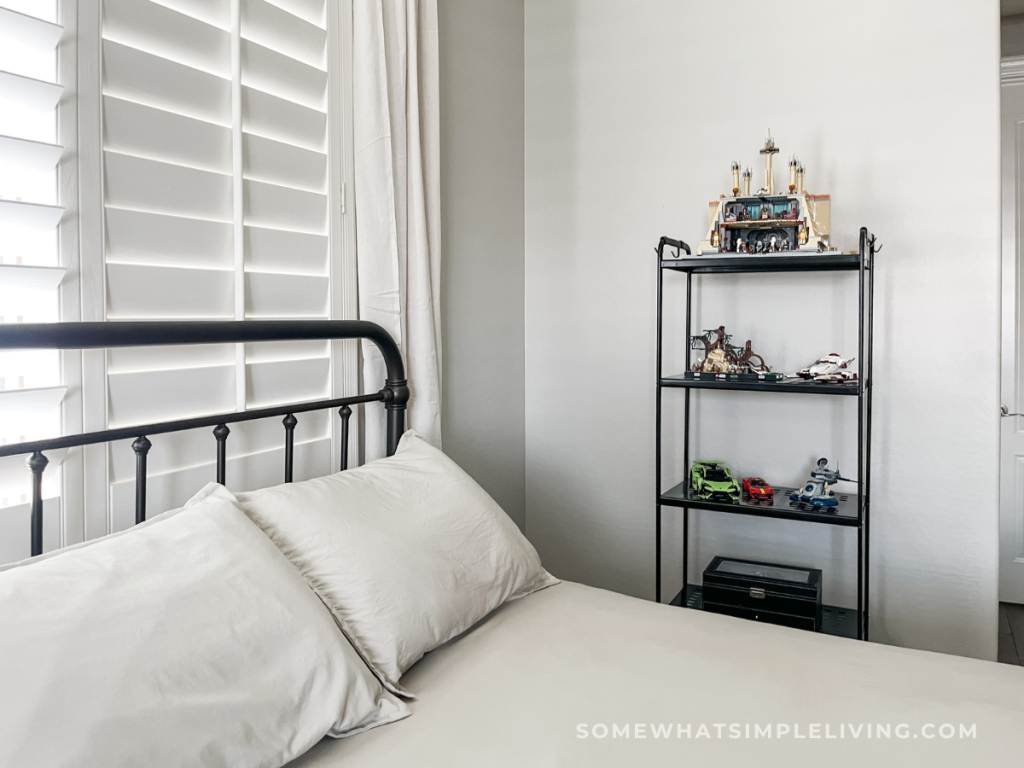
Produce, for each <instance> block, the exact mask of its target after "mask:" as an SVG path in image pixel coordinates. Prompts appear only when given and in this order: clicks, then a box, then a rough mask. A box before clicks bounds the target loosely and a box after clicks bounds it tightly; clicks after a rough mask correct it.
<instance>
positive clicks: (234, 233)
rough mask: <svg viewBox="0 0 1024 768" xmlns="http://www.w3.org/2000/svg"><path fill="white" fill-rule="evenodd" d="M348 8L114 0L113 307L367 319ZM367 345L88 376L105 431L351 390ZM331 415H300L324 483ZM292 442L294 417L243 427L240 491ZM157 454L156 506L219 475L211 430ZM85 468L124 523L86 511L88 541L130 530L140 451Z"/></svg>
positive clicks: (152, 354)
mask: <svg viewBox="0 0 1024 768" xmlns="http://www.w3.org/2000/svg"><path fill="white" fill-rule="evenodd" d="M348 9H349V6H348V4H347V3H333V2H332V3H328V2H327V1H326V0H272V1H268V0H217V1H216V2H211V1H209V0H204V1H203V2H199V1H198V0H160V2H151V1H150V0H103V3H102V51H101V52H100V53H101V60H102V83H101V89H102V94H101V99H102V185H103V211H102V231H103V248H102V252H101V253H99V254H97V256H96V259H97V260H98V261H99V262H101V263H97V264H96V268H97V271H98V272H99V273H100V274H101V275H102V293H103V298H102V301H101V302H100V303H99V304H100V305H99V306H98V307H97V312H98V313H101V314H102V317H100V318H98V319H106V320H250V319H330V318H334V319H343V318H345V317H353V316H354V314H353V313H354V311H355V309H354V308H355V301H354V290H355V286H354V280H348V279H343V278H342V274H343V273H344V271H345V269H346V264H347V260H346V253H347V251H348V249H346V248H345V247H344V244H345V242H346V239H347V238H349V237H350V234H349V233H347V232H346V231H345V219H344V217H343V215H342V214H343V207H344V190H345V184H344V179H345V176H344V174H345V172H346V168H347V167H348V165H349V164H347V163H345V162H344V158H345V156H346V152H344V151H343V149H344V147H345V141H344V134H345V131H344V130H343V128H344V120H345V119H347V110H346V109H344V108H343V103H344V100H345V94H346V93H347V91H348V89H347V87H346V85H345V77H346V76H347V69H348V66H347V56H343V55H342V53H343V52H345V53H346V54H347V52H349V51H350V50H351V49H350V47H349V46H348V45H347V43H346V39H347V35H348V34H349V33H348V32H347V29H348V27H349V22H347V18H348V16H346V13H347V12H348ZM349 15H350V13H349ZM85 261H87V254H86V253H85V252H84V251H83V262H85ZM83 266H84V265H83ZM349 347H351V349H350V348H349ZM355 354H356V350H355V348H354V345H348V346H343V345H341V344H338V345H337V346H336V348H332V345H329V344H327V343H320V342H306V343H303V342H295V343H282V344H273V345H271V344H264V345H222V346H202V347H200V346H195V347H179V348H170V349H168V348H163V349H156V350H154V349H121V350H113V351H111V352H109V353H107V354H105V355H102V356H99V357H93V358H90V357H89V356H88V355H87V356H85V357H84V358H83V365H84V371H83V376H84V378H85V380H86V381H90V380H93V381H99V382H102V383H103V389H102V390H100V391H99V392H96V391H94V393H93V398H92V401H91V402H90V400H89V392H88V390H87V391H86V403H85V409H86V412H87V414H88V413H89V412H92V413H93V414H94V418H96V419H97V423H96V424H95V425H94V426H99V424H102V425H103V426H109V427H111V428H115V427H121V426H126V425H132V424H144V423H148V422H153V421H162V420H167V419H175V418H184V417H188V416H198V415H203V414H212V413H219V412H226V411H234V410H243V409H246V408H251V407H258V406H266V405H272V404H277V403H282V402H297V401H300V400H305V399H309V400H312V399H318V398H325V397H330V396H331V395H332V393H338V394H340V393H345V394H352V393H353V392H355V387H356V386H357V382H356V379H355V376H356V371H357V369H356V365H355V359H356V358H355ZM104 390H105V391H104ZM331 415H332V414H330V413H322V412H321V413H315V414H309V415H304V416H302V417H300V418H299V426H298V428H297V430H296V459H295V466H296V468H297V469H298V468H299V467H301V468H302V471H303V472H304V473H308V476H314V475H316V474H326V473H327V472H329V471H330V467H331V466H333V465H334V459H333V457H332V450H336V449H335V448H333V445H334V443H336V441H335V440H334V439H333V438H334V436H333V432H334V430H335V429H336V424H335V422H336V419H335V420H332V419H331ZM90 428H92V427H90ZM101 428H102V427H101ZM283 443H284V432H283V429H282V428H281V425H280V424H279V423H277V422H270V423H264V422H259V423H250V424H240V425H237V426H233V427H232V428H231V435H230V436H229V439H228V443H227V445H228V456H229V460H228V468H227V477H228V483H229V485H230V487H231V488H233V489H244V488H248V487H256V486H257V485H261V484H266V482H267V478H273V477H276V476H277V475H279V474H280V473H281V466H282V459H281V455H282V450H283ZM153 446H154V447H153V449H152V451H151V453H150V455H149V462H150V478H149V494H150V499H151V505H152V508H153V509H166V508H169V507H172V506H176V505H178V504H180V503H181V502H183V501H185V500H186V499H187V498H189V497H190V496H191V495H192V494H194V493H195V491H196V489H197V488H199V487H201V486H202V485H203V484H204V483H205V482H207V481H209V480H212V479H213V477H214V472H213V462H214V459H215V452H214V446H215V443H214V441H213V438H212V437H211V435H210V434H209V430H201V431H198V432H196V433H185V434H181V435H170V436H165V437H161V438H160V439H159V440H156V439H154V441H153ZM85 474H86V476H87V478H88V477H93V478H100V477H104V478H105V479H106V482H105V483H103V487H109V495H108V497H107V498H106V499H103V498H100V499H98V501H100V502H105V504H104V505H103V506H104V507H105V508H106V510H107V517H106V519H105V520H100V519H90V520H87V521H86V529H87V534H86V535H87V537H92V536H93V535H103V534H104V533H106V532H108V531H110V530H118V529H121V528H124V527H127V526H128V525H130V524H131V523H132V521H133V519H134V518H133V514H134V513H133V505H134V501H133V500H134V494H135V490H134V454H133V452H132V451H131V449H130V447H129V444H128V443H123V444H114V445H112V446H111V447H110V450H109V452H107V453H104V454H100V453H99V452H97V453H95V454H93V455H88V454H87V456H86V467H85ZM296 479H298V478H296ZM94 501H96V500H94V499H91V498H90V499H89V503H87V504H86V507H93V506H95V504H94V503H93V502H94ZM90 514H93V513H92V512H90Z"/></svg>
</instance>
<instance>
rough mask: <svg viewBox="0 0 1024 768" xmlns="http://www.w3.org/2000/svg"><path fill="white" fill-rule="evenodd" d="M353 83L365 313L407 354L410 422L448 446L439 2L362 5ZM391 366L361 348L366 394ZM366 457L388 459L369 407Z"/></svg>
mask: <svg viewBox="0 0 1024 768" xmlns="http://www.w3.org/2000/svg"><path fill="white" fill-rule="evenodd" d="M353 58H354V61H353V77H354V101H355V105H354V110H353V120H354V142H355V182H356V190H355V198H356V200H355V203H356V204H355V208H356V248H357V251H358V253H357V265H358V272H359V278H358V284H359V285H358V287H359V316H360V318H361V319H363V320H370V321H372V322H375V323H378V324H379V325H382V326H383V327H384V328H385V329H387V331H388V332H389V333H391V335H392V336H393V337H394V338H395V340H396V341H397V342H398V345H399V346H400V347H401V349H402V355H403V357H404V358H405V364H406V371H407V374H408V378H409V386H410V390H411V398H410V402H409V411H408V420H407V425H408V426H409V427H412V428H413V429H415V430H416V431H418V432H419V433H420V434H421V435H422V436H423V437H424V438H425V439H427V440H429V441H430V442H431V443H433V444H434V445H436V446H438V447H440V445H441V322H440V310H441V302H440V282H439V281H440V258H441V251H440V239H441V228H440V215H439V209H438V206H439V204H440V178H439V175H440V142H439V114H438V64H437V0H355V2H354V3H353ZM384 375H385V370H384V363H383V360H382V359H381V357H380V354H379V353H378V352H377V350H376V347H374V346H373V345H372V344H369V343H365V342H364V344H363V383H364V387H365V389H366V391H369V392H372V391H375V390H377V389H379V388H380V386H381V382H382V381H383V380H384ZM366 413H367V416H366V458H367V460H371V459H374V458H378V457H380V456H383V455H384V452H385V451H384V448H385V445H384V409H383V407H381V406H378V405H374V406H373V407H368V408H367V412H366Z"/></svg>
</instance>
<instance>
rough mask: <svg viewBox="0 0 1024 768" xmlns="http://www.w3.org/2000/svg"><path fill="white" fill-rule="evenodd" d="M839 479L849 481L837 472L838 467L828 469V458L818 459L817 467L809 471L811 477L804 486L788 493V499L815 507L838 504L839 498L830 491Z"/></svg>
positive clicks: (827, 506) (824, 507) (826, 507)
mask: <svg viewBox="0 0 1024 768" xmlns="http://www.w3.org/2000/svg"><path fill="white" fill-rule="evenodd" d="M840 480H846V481H849V482H854V481H851V480H850V479H849V478H848V477H843V476H842V475H840V474H839V468H838V467H837V468H836V469H829V468H828V459H818V468H817V469H815V470H814V471H813V472H811V479H810V480H808V481H807V482H806V483H805V484H804V487H803V488H801V489H799V490H796V491H793V493H791V494H790V495H789V500H790V501H796V502H799V503H802V504H810V505H811V506H812V507H815V508H817V509H831V508H833V507H838V506H839V499H837V498H836V495H835V493H834V492H833V491H832V486H833V485H835V484H836V483H837V482H838V481H840Z"/></svg>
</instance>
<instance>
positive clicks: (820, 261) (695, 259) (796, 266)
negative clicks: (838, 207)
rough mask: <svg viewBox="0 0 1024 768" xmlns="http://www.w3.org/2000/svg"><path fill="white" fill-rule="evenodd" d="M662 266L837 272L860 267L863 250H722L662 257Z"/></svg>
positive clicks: (716, 270)
mask: <svg viewBox="0 0 1024 768" xmlns="http://www.w3.org/2000/svg"><path fill="white" fill-rule="evenodd" d="M661 268H662V269H670V270H674V271H678V272H692V273H694V274H734V273H739V272H837V271H852V270H857V269H860V254H859V253H813V252H812V253H795V252H794V253H780V254H763V255H760V256H737V255H734V254H718V255H709V256H683V257H682V258H679V259H673V258H662V260H661Z"/></svg>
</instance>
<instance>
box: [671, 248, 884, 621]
mask: <svg viewBox="0 0 1024 768" xmlns="http://www.w3.org/2000/svg"><path fill="white" fill-rule="evenodd" d="M666 247H668V248H671V249H674V255H673V254H671V253H670V254H669V255H666V254H665V249H666ZM874 261H875V238H874V236H873V235H872V234H871V233H870V232H868V230H867V229H864V228H862V229H861V231H860V248H859V250H858V252H857V253H841V254H838V253H833V254H829V253H813V254H799V253H784V254H770V255H761V256H730V255H722V256H696V257H695V256H692V255H691V254H690V248H689V246H687V245H686V243H684V242H682V241H679V240H672V239H670V238H665V237H663V238H662V239H661V242H660V243H659V244H658V354H657V358H658V360H657V366H658V367H657V387H656V390H657V395H656V396H657V407H656V420H657V422H656V429H655V432H656V437H655V440H656V446H655V451H656V454H655V493H656V497H655V498H656V501H655V508H656V510H657V522H656V547H657V554H656V558H655V572H656V579H657V585H656V588H655V594H656V599H657V601H658V602H661V595H662V589H661V549H662V541H661V528H662V510H663V508H664V507H670V508H678V509H681V510H682V515H683V588H682V589H681V590H680V591H679V593H678V594H677V595H676V596H675V598H673V599H672V600H671V603H672V604H673V605H685V606H686V607H689V608H698V609H699V608H701V607H702V600H701V587H700V586H699V585H695V584H689V583H688V572H687V567H688V562H687V561H688V558H689V537H690V528H689V515H690V510H705V511H711V512H719V513H725V514H734V515H750V516H754V517H767V518H773V519H779V520H795V521H800V522H810V523H817V524H819V525H838V526H843V527H846V528H853V529H855V530H856V532H857V607H856V608H855V609H854V608H841V607H836V606H824V608H823V616H822V632H825V633H827V634H833V635H838V636H842V637H851V638H857V639H862V640H867V639H868V619H869V615H870V614H869V611H868V595H869V588H870V581H869V574H870V562H871V537H870V533H871V505H870V498H871V395H872V371H873V366H872V350H873V330H874V328H873V314H874V311H873V310H874V269H873V267H874ZM838 271H845V272H857V273H858V275H859V283H858V285H859V324H858V342H857V347H858V349H857V360H858V363H859V376H858V379H857V381H855V382H847V383H820V382H808V381H803V380H787V381H779V382H760V381H712V380H702V379H688V378H684V376H683V375H672V376H666V375H665V374H664V372H663V370H662V335H663V334H662V330H663V321H664V316H663V312H662V295H663V291H662V287H663V282H664V277H665V273H666V272H682V273H684V274H685V275H686V338H687V345H686V347H687V351H686V368H685V369H686V370H690V345H689V339H690V336H691V335H692V327H691V324H692V306H693V276H694V275H721V274H737V273H756V272H838ZM671 389H682V390H683V397H684V398H685V401H684V409H683V432H684V437H683V441H684V442H683V465H684V470H683V475H684V477H683V481H682V482H680V483H679V484H677V485H675V486H673V487H671V488H669V489H668V490H663V489H662V477H661V476H662V472H661V441H662V425H661V398H662V396H663V394H664V392H665V390H671ZM696 389H710V390H721V391H726V392H727V391H744V392H775V393H779V392H788V393H792V394H802V395H812V396H814V395H816V396H826V397H829V396H831V397H856V398H857V406H858V407H857V492H856V493H849V494H839V495H838V499H839V506H838V507H836V508H835V509H833V510H831V511H828V512H824V511H816V510H812V509H811V508H809V507H808V506H806V505H801V504H798V503H795V502H791V501H790V500H789V494H790V493H791V492H792V489H791V488H777V489H776V493H775V500H774V502H773V503H772V504H771V505H760V504H755V503H749V502H743V501H741V502H740V503H738V504H726V503H722V502H716V501H707V500H704V499H697V498H691V497H690V495H689V490H688V485H689V470H690V424H691V418H690V412H691V394H692V392H693V390H696Z"/></svg>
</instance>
